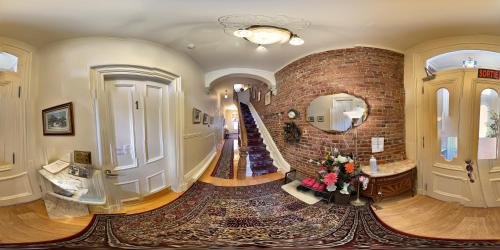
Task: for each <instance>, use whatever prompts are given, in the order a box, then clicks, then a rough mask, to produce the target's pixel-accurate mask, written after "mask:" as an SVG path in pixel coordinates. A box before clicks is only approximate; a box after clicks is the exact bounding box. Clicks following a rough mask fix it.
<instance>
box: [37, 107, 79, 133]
mask: <svg viewBox="0 0 500 250" xmlns="http://www.w3.org/2000/svg"><path fill="white" fill-rule="evenodd" d="M42 119H43V135H75V126H74V123H73V103H71V102H68V103H65V104H61V105H58V106H55V107H51V108H48V109H44V110H42Z"/></svg>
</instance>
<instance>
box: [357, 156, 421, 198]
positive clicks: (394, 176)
mask: <svg viewBox="0 0 500 250" xmlns="http://www.w3.org/2000/svg"><path fill="white" fill-rule="evenodd" d="M361 171H363V173H364V174H366V175H367V176H368V178H370V181H369V182H368V188H367V189H366V190H363V191H362V192H361V194H362V195H363V196H365V197H369V198H372V199H373V201H374V202H378V201H380V200H382V199H383V198H385V197H391V196H396V195H399V194H402V193H405V192H410V191H411V192H412V195H415V193H416V176H417V168H416V164H415V163H414V162H413V161H410V160H404V161H399V162H393V163H387V164H381V165H379V166H378V171H377V172H372V171H371V169H370V166H362V167H361Z"/></svg>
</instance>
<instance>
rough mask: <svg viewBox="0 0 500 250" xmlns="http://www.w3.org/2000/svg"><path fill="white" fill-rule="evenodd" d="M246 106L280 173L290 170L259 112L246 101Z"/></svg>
mask: <svg viewBox="0 0 500 250" xmlns="http://www.w3.org/2000/svg"><path fill="white" fill-rule="evenodd" d="M248 107H249V108H250V112H252V116H253V119H254V120H255V123H256V125H257V128H258V129H259V132H260V135H261V136H262V139H263V140H264V144H266V149H267V151H269V153H270V156H271V158H272V159H273V161H274V165H275V166H276V167H277V168H278V169H279V171H281V172H282V173H286V172H288V171H290V168H291V167H290V164H289V163H288V162H287V161H286V160H285V158H283V155H281V152H280V151H279V149H278V147H277V146H276V143H274V140H273V137H272V136H271V134H270V133H269V131H268V130H267V128H266V125H265V124H264V122H263V121H262V119H260V116H259V113H257V110H255V108H254V107H253V105H252V103H248Z"/></svg>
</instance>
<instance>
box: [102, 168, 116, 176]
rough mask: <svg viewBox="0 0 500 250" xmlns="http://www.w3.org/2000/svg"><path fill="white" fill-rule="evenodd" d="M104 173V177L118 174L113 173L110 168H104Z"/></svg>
mask: <svg viewBox="0 0 500 250" xmlns="http://www.w3.org/2000/svg"><path fill="white" fill-rule="evenodd" d="M104 174H105V175H106V177H115V176H118V174H115V173H113V172H111V170H109V169H107V170H105V171H104Z"/></svg>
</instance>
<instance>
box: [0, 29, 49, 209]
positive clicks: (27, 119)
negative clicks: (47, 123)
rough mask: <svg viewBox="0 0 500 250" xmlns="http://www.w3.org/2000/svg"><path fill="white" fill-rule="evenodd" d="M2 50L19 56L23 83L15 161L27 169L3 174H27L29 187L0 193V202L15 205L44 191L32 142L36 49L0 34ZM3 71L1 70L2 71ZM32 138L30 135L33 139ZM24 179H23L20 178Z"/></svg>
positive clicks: (34, 198)
mask: <svg viewBox="0 0 500 250" xmlns="http://www.w3.org/2000/svg"><path fill="white" fill-rule="evenodd" d="M0 51H5V52H8V53H10V54H12V55H15V56H17V57H18V71H17V72H16V73H8V74H14V75H15V76H16V77H19V79H20V81H19V87H20V95H19V98H20V111H22V112H21V114H19V124H20V128H19V136H20V140H19V143H20V146H19V150H20V151H19V152H18V154H16V165H19V166H23V167H24V171H22V172H20V173H17V174H14V175H10V176H4V177H1V178H0V181H3V180H12V179H14V178H19V179H20V178H24V181H25V183H26V181H27V183H26V190H25V192H23V193H19V194H16V195H13V196H10V197H0V206H7V205H13V204H18V203H25V202H29V201H33V200H36V199H39V198H40V197H41V195H42V192H41V187H40V183H39V181H38V171H37V169H38V166H37V164H38V162H37V160H35V159H34V158H32V157H33V156H35V155H36V153H35V152H36V150H37V149H36V148H34V147H33V145H35V144H34V143H33V141H32V140H33V138H35V137H36V135H35V131H36V129H35V128H36V126H35V124H36V123H35V122H32V117H34V113H33V112H34V109H33V104H34V100H33V99H32V98H30V95H31V94H30V93H31V90H30V87H31V82H32V73H33V72H32V70H33V67H32V61H33V51H35V49H34V48H33V47H32V46H30V45H28V44H26V43H23V42H20V41H17V40H14V39H10V38H6V37H0ZM0 74H2V73H1V72H0ZM30 138H31V139H30ZM10 169H11V168H6V169H2V170H0V171H2V172H4V171H8V170H10ZM20 181H22V180H20Z"/></svg>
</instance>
